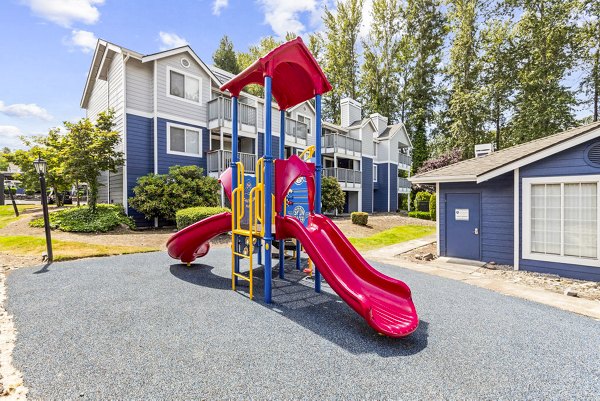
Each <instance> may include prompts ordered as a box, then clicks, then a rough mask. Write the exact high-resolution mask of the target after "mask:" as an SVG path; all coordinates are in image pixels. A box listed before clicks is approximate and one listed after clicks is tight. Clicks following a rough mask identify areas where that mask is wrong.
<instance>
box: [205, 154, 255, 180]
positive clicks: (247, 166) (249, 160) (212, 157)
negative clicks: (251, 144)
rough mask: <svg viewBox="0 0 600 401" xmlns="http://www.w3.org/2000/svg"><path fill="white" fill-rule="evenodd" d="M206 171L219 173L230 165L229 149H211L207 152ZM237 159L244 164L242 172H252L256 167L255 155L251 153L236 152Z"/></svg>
mask: <svg viewBox="0 0 600 401" xmlns="http://www.w3.org/2000/svg"><path fill="white" fill-rule="evenodd" d="M206 155H207V163H206V165H207V170H208V171H207V173H209V174H211V173H212V174H215V173H216V174H217V175H218V174H221V173H222V172H223V171H225V170H226V169H227V168H228V167H230V166H231V156H232V153H231V151H230V150H211V151H210V152H207V154H206ZM238 158H239V161H241V162H242V164H243V165H244V172H246V173H252V174H254V169H255V168H256V155H253V154H251V153H243V152H238Z"/></svg>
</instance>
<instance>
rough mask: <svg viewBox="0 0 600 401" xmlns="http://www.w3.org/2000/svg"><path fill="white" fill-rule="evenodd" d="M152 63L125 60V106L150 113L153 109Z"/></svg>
mask: <svg viewBox="0 0 600 401" xmlns="http://www.w3.org/2000/svg"><path fill="white" fill-rule="evenodd" d="M153 74H154V70H153V63H146V64H142V62H141V61H139V60H136V59H129V60H128V61H127V76H126V84H127V90H126V93H127V108H130V109H134V110H139V111H143V112H146V113H152V112H153V110H154V80H153Z"/></svg>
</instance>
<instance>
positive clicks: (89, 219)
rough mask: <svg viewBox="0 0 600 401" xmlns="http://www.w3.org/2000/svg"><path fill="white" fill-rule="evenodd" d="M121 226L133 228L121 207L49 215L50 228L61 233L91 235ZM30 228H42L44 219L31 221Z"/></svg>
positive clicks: (71, 210) (114, 206)
mask: <svg viewBox="0 0 600 401" xmlns="http://www.w3.org/2000/svg"><path fill="white" fill-rule="evenodd" d="M121 224H124V225H126V226H127V227H129V228H132V229H133V228H135V223H134V222H133V219H132V218H131V217H127V216H126V215H125V213H124V211H123V207H122V206H121V205H104V204H98V205H96V210H95V211H92V210H91V209H90V208H89V207H88V206H82V207H74V208H69V209H63V210H59V211H57V212H52V213H50V227H51V228H54V229H58V230H61V231H68V232H78V233H93V232H107V231H111V230H114V229H115V228H117V227H119V226H120V225H121ZM29 225H30V226H31V227H44V219H43V218H38V219H35V220H32V221H31V222H30V223H29Z"/></svg>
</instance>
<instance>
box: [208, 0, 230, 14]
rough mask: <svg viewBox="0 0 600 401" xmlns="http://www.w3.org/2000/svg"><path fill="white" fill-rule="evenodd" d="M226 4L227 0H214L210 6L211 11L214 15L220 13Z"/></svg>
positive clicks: (227, 3)
mask: <svg viewBox="0 0 600 401" xmlns="http://www.w3.org/2000/svg"><path fill="white" fill-rule="evenodd" d="M228 5H229V0H214V1H213V7H212V13H213V14H214V15H221V10H223V9H224V8H227V6H228Z"/></svg>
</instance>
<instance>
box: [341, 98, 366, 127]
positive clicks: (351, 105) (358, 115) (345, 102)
mask: <svg viewBox="0 0 600 401" xmlns="http://www.w3.org/2000/svg"><path fill="white" fill-rule="evenodd" d="M340 109H341V110H342V127H349V126H350V124H351V123H353V122H354V121H357V120H361V119H362V106H361V105H360V103H358V102H357V101H356V100H354V99H351V98H349V97H346V98H343V99H342V100H340Z"/></svg>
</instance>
